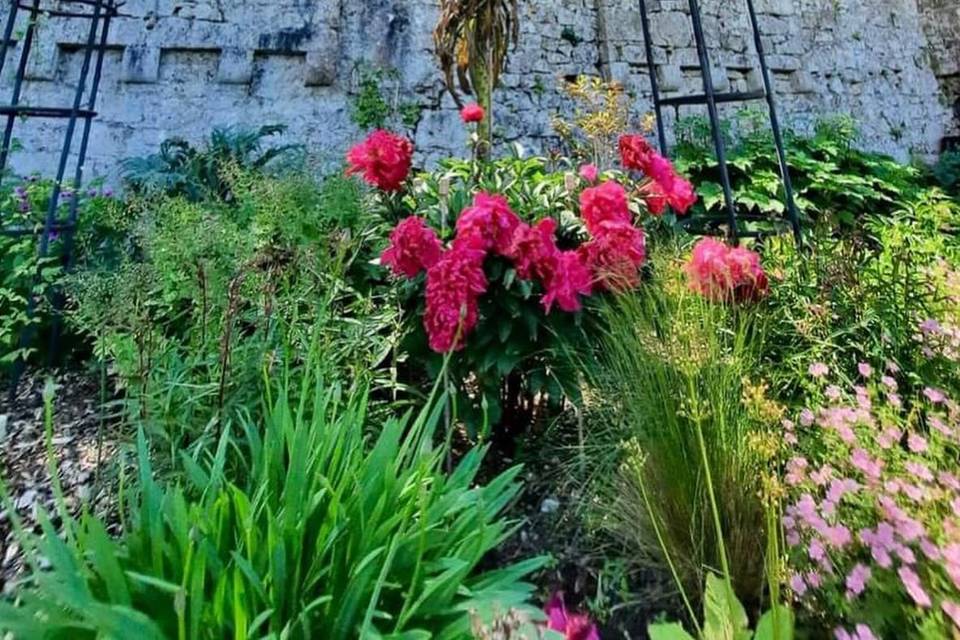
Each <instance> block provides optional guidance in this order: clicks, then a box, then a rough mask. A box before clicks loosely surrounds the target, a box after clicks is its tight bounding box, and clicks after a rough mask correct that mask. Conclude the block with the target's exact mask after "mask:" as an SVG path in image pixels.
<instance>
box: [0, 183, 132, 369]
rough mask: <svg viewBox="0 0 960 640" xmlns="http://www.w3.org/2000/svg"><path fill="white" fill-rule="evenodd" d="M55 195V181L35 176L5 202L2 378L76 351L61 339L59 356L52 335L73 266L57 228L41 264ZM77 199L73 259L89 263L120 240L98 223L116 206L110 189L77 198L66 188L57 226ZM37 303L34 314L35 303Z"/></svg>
mask: <svg viewBox="0 0 960 640" xmlns="http://www.w3.org/2000/svg"><path fill="white" fill-rule="evenodd" d="M52 194H53V182H52V181H51V180H45V179H41V178H39V177H37V176H31V177H28V178H25V179H23V180H22V181H20V182H18V183H15V184H14V185H13V186H12V188H11V189H10V190H9V191H5V192H4V194H3V196H2V198H0V220H3V228H4V229H5V230H6V231H7V232H9V233H3V234H0V373H4V374H5V373H7V371H9V369H10V365H12V364H13V363H14V362H16V361H18V360H19V361H22V362H49V361H52V360H55V359H58V358H59V357H61V356H64V355H66V354H67V353H69V352H70V351H71V349H72V347H73V346H74V345H73V341H72V340H71V338H72V337H71V336H67V337H66V338H65V339H64V337H63V336H61V339H60V340H59V341H58V342H59V353H50V352H49V350H48V345H49V344H50V334H51V331H52V330H53V325H54V323H55V322H59V321H60V317H59V313H60V309H59V308H58V307H59V302H60V300H59V296H60V295H61V293H62V290H61V287H62V285H63V281H64V275H65V270H66V267H67V255H66V250H67V246H66V243H67V234H66V233H65V232H63V231H59V230H56V229H54V230H53V231H52V232H51V234H50V244H49V247H48V249H47V256H46V257H45V258H43V259H42V260H41V259H40V238H41V236H42V233H43V226H44V222H45V220H46V217H47V212H48V209H49V205H50V198H51V197H52ZM74 200H76V206H77V229H76V232H75V235H74V238H73V246H72V253H73V259H74V260H75V261H76V260H83V259H85V257H86V255H87V254H89V253H91V252H93V251H95V250H96V251H106V250H107V247H110V246H113V245H114V244H115V241H116V238H115V237H113V236H112V234H111V233H110V232H109V231H108V230H106V229H104V228H103V227H101V226H100V225H98V224H97V222H96V221H97V220H98V219H101V218H104V217H107V216H108V215H110V212H112V211H114V210H115V208H116V204H115V202H114V201H113V194H112V192H111V191H110V190H109V189H102V188H100V187H98V186H91V187H90V188H89V189H87V190H86V191H83V192H81V193H77V192H75V191H74V190H72V189H64V190H63V191H62V192H61V195H60V202H59V203H58V206H57V212H56V219H55V222H56V223H57V224H61V223H63V222H65V221H67V220H68V219H69V217H70V206H71V203H72V202H73V201H74ZM31 298H33V300H34V308H33V310H32V313H29V314H28V305H29V301H30V299H31Z"/></svg>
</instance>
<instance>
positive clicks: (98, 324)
mask: <svg viewBox="0 0 960 640" xmlns="http://www.w3.org/2000/svg"><path fill="white" fill-rule="evenodd" d="M229 179H230V190H231V192H232V193H233V194H234V201H233V203H232V204H231V205H226V204H223V203H217V202H205V203H194V202H191V201H189V200H187V199H184V198H180V197H165V196H158V197H155V198H147V199H141V200H136V199H135V200H133V201H131V204H130V205H129V206H130V208H131V209H132V211H133V213H132V217H134V218H135V219H136V221H135V222H133V223H131V225H130V229H131V236H130V246H129V247H128V250H127V251H126V252H125V253H124V254H123V255H122V257H121V258H120V260H119V261H118V263H117V264H116V265H114V264H112V263H107V264H102V263H96V262H93V263H90V264H87V265H86V267H85V269H83V270H82V271H81V272H80V273H78V274H77V276H76V277H75V278H74V279H73V281H72V286H71V294H72V297H73V300H74V303H73V310H72V313H71V321H72V323H73V324H74V326H76V327H77V328H78V329H79V330H80V331H82V332H83V333H84V334H85V335H87V336H89V337H90V339H91V340H93V341H94V345H95V354H96V355H97V356H98V357H99V358H100V359H101V360H102V361H104V362H105V363H108V364H109V367H110V368H111V369H112V370H113V372H114V373H115V374H116V375H117V383H118V385H119V386H120V387H121V389H123V390H124V391H125V392H126V397H127V400H128V402H129V404H130V407H131V413H132V414H134V415H137V416H138V417H139V419H140V420H141V421H143V422H145V423H146V424H147V426H148V428H149V429H150V431H151V433H153V434H155V435H158V436H161V437H162V439H163V440H164V441H166V443H167V444H168V445H169V446H170V451H171V454H175V452H176V450H177V448H178V447H179V446H184V445H187V444H188V443H190V442H191V441H193V440H195V439H196V438H198V437H200V436H201V435H205V436H206V437H211V435H212V434H213V433H214V432H215V429H208V430H206V431H205V432H204V433H196V432H193V433H190V432H188V431H187V430H186V426H188V425H193V426H195V425H197V424H198V421H197V420H195V419H194V418H196V419H199V418H201V417H204V416H209V415H210V414H211V413H213V412H217V413H219V414H220V415H221V418H222V419H226V418H227V417H228V416H229V415H230V414H231V413H232V412H233V411H235V410H236V409H238V408H241V407H243V406H247V407H251V406H253V407H255V406H256V398H255V396H252V394H251V391H252V390H255V389H256V386H257V381H258V380H259V378H260V376H261V375H262V372H263V370H264V368H267V369H271V368H272V366H273V364H274V363H275V362H277V361H278V360H279V359H280V358H281V357H283V356H288V357H290V358H296V357H297V353H299V354H301V355H302V354H303V353H304V352H305V345H306V344H309V340H310V339H311V338H312V332H313V331H314V328H315V327H317V326H322V327H323V330H324V331H325V332H326V333H325V339H327V340H330V349H331V350H332V351H333V352H334V353H335V355H336V357H338V358H340V360H339V361H340V362H341V363H342V364H343V365H344V366H345V368H346V369H347V370H348V371H351V372H356V371H367V370H369V369H372V368H375V367H376V366H377V365H378V364H379V363H381V362H383V361H385V360H386V358H387V357H388V356H389V355H390V353H391V344H392V337H391V334H392V331H393V326H394V311H393V309H394V306H393V305H390V304H385V303H384V301H385V300H387V299H388V297H389V296H390V295H392V292H391V290H389V289H381V290H380V292H378V293H371V292H370V285H369V271H370V269H371V267H370V266H369V265H368V264H367V263H368V261H369V260H370V259H371V258H372V255H370V254H367V253H366V249H365V247H368V246H370V245H373V244H376V241H375V240H374V238H378V237H379V234H380V231H379V224H380V223H379V222H378V221H377V219H376V218H375V217H373V216H371V215H368V214H366V213H364V211H363V209H362V207H361V204H360V199H359V197H360V196H359V192H358V190H357V188H356V185H355V184H354V183H353V182H352V181H349V180H345V179H343V178H341V177H333V178H330V179H328V180H327V181H325V182H323V183H322V184H317V183H316V182H315V181H313V180H312V179H310V178H306V177H300V176H296V175H294V176H288V177H285V178H265V177H263V176H262V175H260V174H257V173H248V172H244V171H240V170H236V169H234V170H232V172H231V174H230V176H229ZM334 336H336V339H334ZM288 350H290V351H288ZM388 384H390V381H389V380H387V379H386V376H385V375H384V376H381V377H380V378H378V381H377V385H378V387H379V386H381V385H384V386H385V385H388ZM214 426H216V425H214ZM159 441H160V440H159V439H158V440H155V442H159Z"/></svg>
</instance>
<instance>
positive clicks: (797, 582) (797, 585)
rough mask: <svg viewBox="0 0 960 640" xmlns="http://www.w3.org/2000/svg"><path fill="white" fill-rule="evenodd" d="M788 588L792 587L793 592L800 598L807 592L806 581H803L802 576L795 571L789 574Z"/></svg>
mask: <svg viewBox="0 0 960 640" xmlns="http://www.w3.org/2000/svg"><path fill="white" fill-rule="evenodd" d="M790 588H791V589H793V593H794V594H795V595H796V596H797V597H798V598H800V597H803V594H805V593H806V592H807V583H806V582H804V581H803V576H801V575H800V574H799V573H795V574H793V575H792V576H790Z"/></svg>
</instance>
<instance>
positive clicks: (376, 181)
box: [347, 129, 413, 191]
mask: <svg viewBox="0 0 960 640" xmlns="http://www.w3.org/2000/svg"><path fill="white" fill-rule="evenodd" d="M347 164H348V165H349V166H348V167H347V175H353V174H357V173H359V174H362V175H363V179H364V181H366V182H367V184H369V185H371V186H374V187H377V188H378V189H381V190H383V191H399V190H400V188H401V187H402V186H403V182H404V180H406V179H407V175H408V174H409V173H410V166H411V165H412V164H413V144H412V143H411V142H410V141H409V140H407V139H406V138H404V137H401V136H398V135H396V134H394V133H390V132H389V131H384V130H382V129H380V130H378V131H374V132H373V133H371V134H370V135H369V136H367V139H366V140H364V141H363V142H361V143H360V144H358V145H356V146H354V147H353V148H352V149H350V151H349V152H348V153H347Z"/></svg>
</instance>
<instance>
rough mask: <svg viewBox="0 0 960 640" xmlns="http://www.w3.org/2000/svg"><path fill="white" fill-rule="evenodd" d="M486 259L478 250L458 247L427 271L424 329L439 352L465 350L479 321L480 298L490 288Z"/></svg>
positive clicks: (433, 347)
mask: <svg viewBox="0 0 960 640" xmlns="http://www.w3.org/2000/svg"><path fill="white" fill-rule="evenodd" d="M483 259H484V253H483V251H481V250H479V249H474V248H472V247H470V246H468V245H461V246H455V247H453V248H452V249H450V250H448V251H447V252H446V253H444V254H443V256H441V258H440V260H439V261H438V262H437V263H436V264H435V265H433V266H432V267H431V268H430V269H429V270H428V271H427V287H426V299H427V306H426V310H425V311H424V314H423V326H424V329H426V332H427V337H428V339H429V343H430V348H431V349H432V350H434V351H436V352H437V353H447V352H448V351H450V350H451V349H462V348H463V346H464V344H465V340H466V337H467V336H468V335H469V334H470V332H471V331H472V330H473V328H474V327H475V326H476V324H477V321H478V320H479V309H478V305H477V298H478V297H479V296H480V294H482V293H484V292H485V291H486V289H487V278H486V275H485V274H484V272H483Z"/></svg>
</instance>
